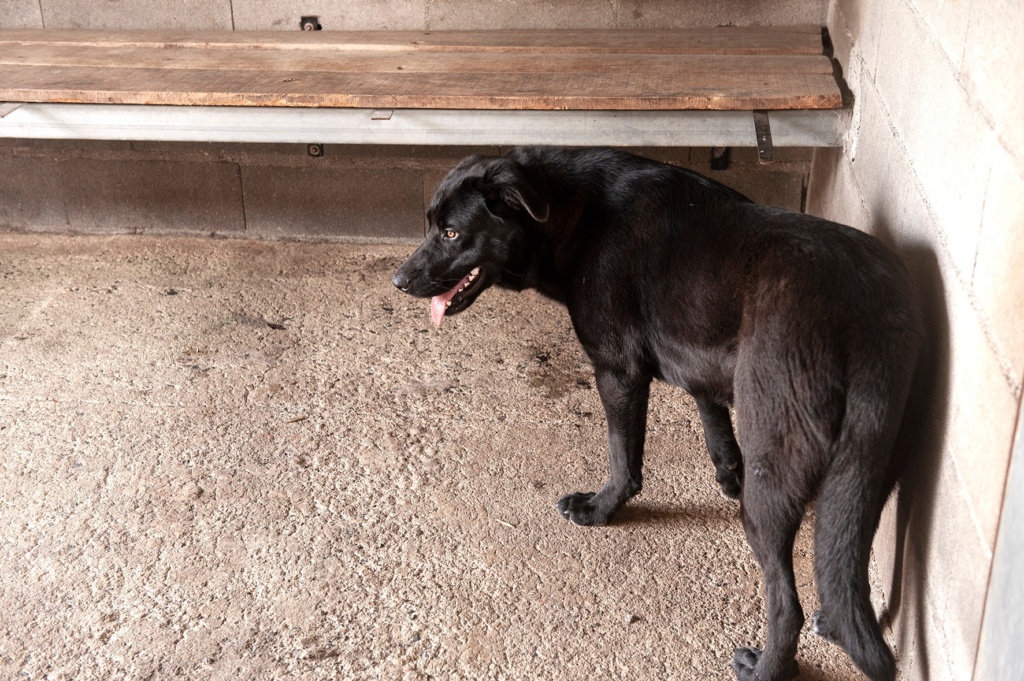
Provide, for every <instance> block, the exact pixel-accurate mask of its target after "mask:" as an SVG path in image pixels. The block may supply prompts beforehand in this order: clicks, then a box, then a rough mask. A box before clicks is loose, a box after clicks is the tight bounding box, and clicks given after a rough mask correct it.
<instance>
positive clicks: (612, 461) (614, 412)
mask: <svg viewBox="0 0 1024 681" xmlns="http://www.w3.org/2000/svg"><path fill="white" fill-rule="evenodd" d="M595 377H596V379H597V390H598V392H599V393H600V394H601V403H602V405H603V406H604V412H605V418H606V419H607V421H608V463H609V468H610V472H609V477H608V482H606V483H605V485H604V487H602V488H601V490H600V491H599V492H596V493H594V492H577V493H575V494H569V495H567V496H564V497H562V498H561V499H560V500H559V501H558V510H559V512H561V514H562V515H563V516H565V517H566V518H568V519H569V520H571V521H573V522H574V523H576V524H577V525H604V524H605V523H607V522H608V519H609V518H610V517H611V516H612V514H613V513H615V511H617V510H618V509H619V507H620V506H622V505H623V504H624V503H626V502H627V501H628V500H629V499H630V498H632V497H634V496H636V495H637V494H639V493H640V489H641V487H642V486H643V458H644V436H645V431H646V428H647V400H648V397H649V395H650V390H651V378H650V376H647V375H641V376H630V375H627V374H624V373H622V372H618V371H613V370H607V369H605V370H602V369H599V368H596V369H595Z"/></svg>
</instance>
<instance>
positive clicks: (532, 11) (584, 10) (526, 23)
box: [426, 0, 616, 31]
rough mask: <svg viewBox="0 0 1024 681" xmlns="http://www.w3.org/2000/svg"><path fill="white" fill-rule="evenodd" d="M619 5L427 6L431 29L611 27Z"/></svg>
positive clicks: (504, 1)
mask: <svg viewBox="0 0 1024 681" xmlns="http://www.w3.org/2000/svg"><path fill="white" fill-rule="evenodd" d="M615 11H616V7H615V6H614V5H613V4H612V3H608V2H604V1H603V0H575V1H574V2H566V3H562V2H550V1H549V0H491V2H475V1H474V0H434V1H433V2H430V3H429V4H428V5H427V13H426V16H427V28H428V29H429V30H436V31H442V30H459V29H474V30H488V29H495V30H497V29H509V28H611V27H613V26H614V22H615Z"/></svg>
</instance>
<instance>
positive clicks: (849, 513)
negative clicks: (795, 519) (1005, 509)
mask: <svg viewBox="0 0 1024 681" xmlns="http://www.w3.org/2000/svg"><path fill="white" fill-rule="evenodd" d="M911 354H913V353H911ZM889 366H890V367H891V366H892V365H889ZM896 366H899V365H898V364H897V365H896ZM897 373H898V372H897ZM886 379H888V380H886ZM909 384H910V377H909V376H893V375H891V374H890V375H889V376H887V377H885V378H881V379H880V377H879V376H878V375H877V374H876V375H875V376H874V377H870V378H869V380H867V381H864V382H863V383H862V384H861V385H859V386H857V385H853V386H850V392H849V394H848V397H847V405H846V413H845V415H844V417H843V423H842V427H841V428H840V433H839V437H838V438H837V439H836V441H835V443H834V445H833V450H832V454H833V456H832V461H831V463H830V464H829V468H828V471H827V472H826V474H825V478H824V480H823V481H822V484H821V488H820V492H819V496H818V504H817V515H816V520H815V533H814V543H815V562H814V571H815V577H816V580H817V584H818V594H819V597H820V600H821V610H820V611H819V613H818V614H817V616H816V618H815V630H816V631H817V633H819V634H821V635H822V636H824V637H826V638H828V639H830V640H833V641H835V642H836V643H838V644H839V645H841V646H842V647H843V648H844V649H845V650H846V652H847V653H848V654H849V655H850V657H851V658H852V659H853V661H854V662H855V663H856V664H857V666H858V667H860V669H861V671H863V672H864V674H866V675H867V677H868V678H870V679H871V680H872V681H893V679H895V678H896V660H895V658H894V657H893V653H892V650H891V649H890V648H889V646H888V645H887V644H886V642H885V640H884V639H883V638H882V630H881V627H880V626H879V623H878V619H877V617H876V616H875V613H874V610H873V608H872V606H871V598H870V585H869V582H868V563H869V561H870V552H871V542H872V540H873V538H874V535H875V530H876V528H877V526H878V521H879V517H880V516H881V513H882V507H883V506H884V505H885V502H886V499H887V498H888V496H889V494H890V493H891V492H892V488H893V485H894V483H895V480H896V471H897V470H898V465H897V459H898V457H899V456H900V453H894V451H893V448H894V445H895V443H896V437H897V433H898V431H899V427H900V421H901V417H902V414H903V410H904V405H905V403H906V400H907V394H908V391H909ZM894 455H895V456H894Z"/></svg>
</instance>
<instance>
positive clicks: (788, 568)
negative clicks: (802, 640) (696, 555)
mask: <svg viewBox="0 0 1024 681" xmlns="http://www.w3.org/2000/svg"><path fill="white" fill-rule="evenodd" d="M772 475H774V474H771V473H768V472H767V471H762V470H761V469H760V468H758V467H757V465H756V464H753V465H750V466H748V471H747V478H746V480H745V481H744V483H743V497H742V500H741V503H740V508H741V514H742V517H743V530H744V532H746V535H747V541H748V542H749V543H750V547H751V549H753V551H754V556H755V557H756V558H757V562H758V563H759V564H760V565H761V571H762V572H763V575H764V585H765V600H766V601H767V609H768V638H767V640H766V642H765V646H764V651H763V652H762V651H761V650H758V649H757V648H738V649H737V650H736V654H735V656H734V657H733V662H732V666H733V670H734V671H735V672H736V676H737V678H739V679H740V681H787V680H788V679H792V678H793V677H795V676H796V675H797V674H798V673H799V669H798V667H797V664H796V659H795V658H796V647H797V641H798V639H799V637H800V628H801V627H802V626H803V623H804V613H803V609H802V608H801V607H800V601H799V599H798V598H797V593H796V577H795V575H794V574H793V542H794V540H795V538H796V533H797V530H799V529H800V522H801V520H802V519H803V515H804V506H805V500H804V499H802V498H796V499H794V498H792V497H791V496H788V495H786V494H784V493H783V489H782V488H783V487H784V485H780V484H779V483H778V481H776V480H772V478H771V476H772Z"/></svg>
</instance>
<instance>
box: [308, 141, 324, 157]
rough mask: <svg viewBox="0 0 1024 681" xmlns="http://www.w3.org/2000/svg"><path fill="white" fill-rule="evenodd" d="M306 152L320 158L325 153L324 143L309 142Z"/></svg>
mask: <svg viewBox="0 0 1024 681" xmlns="http://www.w3.org/2000/svg"><path fill="white" fill-rule="evenodd" d="M306 153H307V154H309V155H310V156H312V157H313V158H320V157H321V156H323V155H324V145H322V144H307V145H306Z"/></svg>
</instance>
